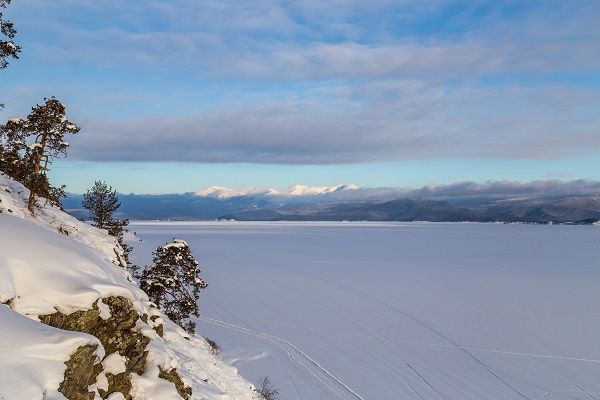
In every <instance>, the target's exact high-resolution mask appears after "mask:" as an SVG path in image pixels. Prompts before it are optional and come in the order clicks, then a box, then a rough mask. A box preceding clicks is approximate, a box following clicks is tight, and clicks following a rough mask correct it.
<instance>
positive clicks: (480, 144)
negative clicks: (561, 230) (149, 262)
mask: <svg viewBox="0 0 600 400" xmlns="http://www.w3.org/2000/svg"><path fill="white" fill-rule="evenodd" d="M5 16H6V17H8V18H9V19H11V20H12V21H13V22H14V23H15V26H16V28H17V30H18V36H17V38H16V42H17V43H18V44H19V45H20V46H21V47H22V48H23V50H22V53H21V57H20V59H19V60H16V61H13V62H11V65H10V66H9V68H8V69H5V70H3V71H1V72H0V99H2V102H4V103H5V105H6V108H5V109H4V110H3V111H2V112H0V119H6V118H9V117H12V116H25V115H26V114H27V113H28V111H29V109H30V107H31V106H33V105H35V104H39V103H41V102H42V101H43V98H44V97H49V96H56V97H57V98H58V99H59V100H61V101H62V102H63V103H64V104H65V105H66V106H67V115H68V117H69V119H70V120H72V121H75V122H77V123H78V124H79V125H80V126H81V127H82V131H81V132H80V133H79V134H78V135H77V136H74V137H72V138H70V139H69V141H70V143H71V147H70V149H69V156H68V158H67V159H65V160H60V161H58V162H56V163H55V164H54V168H53V171H52V179H53V181H55V182H56V183H61V184H62V183H64V184H66V185H67V187H68V190H70V191H72V192H83V191H85V189H86V188H87V187H89V186H91V185H92V184H93V181H94V180H96V179H102V180H105V181H107V182H108V183H110V184H111V185H112V186H113V187H115V188H117V190H119V191H120V192H123V193H130V192H135V193H169V192H189V191H195V190H198V189H200V188H202V187H206V186H211V185H220V186H230V187H245V186H258V187H276V188H283V187H286V186H288V185H292V184H307V185H334V184H342V183H355V184H358V185H361V186H390V187H395V186H403V187H418V186H422V185H426V184H431V183H437V184H447V183H452V182H457V181H464V180H473V181H477V182H485V181H495V180H505V179H507V180H518V181H531V180H544V179H560V180H572V179H590V180H599V179H600V157H599V156H600V112H599V110H600V51H598V43H600V24H598V23H597V21H598V19H599V18H600V2H598V1H595V0H590V1H586V0H572V1H553V0H543V1H542V0H539V1H528V0H518V1H517V0H515V1H512V0H506V1H499V0H494V1H485V0H472V1H453V0H429V1H426V0H397V1H393V0H369V1H364V0H363V1H359V0H344V1H342V0H330V1H326V2H324V1H316V0H298V1H258V0H257V1H250V2H249V1H237V0H221V1H212V0H203V1H196V0H172V1H168V2H166V1H152V0H144V1H141V0H136V1H132V0H105V1H102V2H99V1H93V0H53V1H51V2H50V1H44V0H14V1H13V3H12V4H11V5H10V6H9V7H8V8H7V10H6V12H5Z"/></svg>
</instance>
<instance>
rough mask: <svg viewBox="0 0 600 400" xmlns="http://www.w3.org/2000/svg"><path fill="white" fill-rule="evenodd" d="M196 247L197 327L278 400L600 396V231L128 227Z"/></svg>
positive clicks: (146, 236) (148, 239)
mask: <svg viewBox="0 0 600 400" xmlns="http://www.w3.org/2000/svg"><path fill="white" fill-rule="evenodd" d="M132 229H133V230H135V231H137V233H138V235H139V236H140V237H141V238H142V239H143V242H141V243H138V244H136V251H135V258H136V259H137V260H138V261H140V262H142V261H141V260H144V261H145V262H148V261H149V260H150V258H151V251H152V250H153V248H155V247H156V246H158V245H160V244H163V243H164V242H166V241H167V240H170V239H172V238H174V237H176V238H181V239H185V240H187V241H188V242H189V243H190V246H191V248H192V250H193V252H194V255H195V256H196V258H197V259H198V260H199V261H200V263H201V265H202V266H203V277H204V278H205V279H206V280H207V281H208V282H209V285H210V286H209V287H208V289H206V290H205V291H204V292H203V294H202V295H201V299H200V308H201V313H202V315H203V318H202V319H201V320H200V321H198V330H199V333H200V334H201V335H204V336H207V337H210V338H214V339H215V340H216V341H217V342H218V343H219V344H220V345H221V346H222V348H223V358H224V359H225V360H228V361H230V362H232V363H233V364H234V365H236V366H237V367H238V368H239V370H240V372H241V373H242V375H244V376H245V377H247V378H248V379H250V380H251V381H254V382H255V381H256V380H257V378H258V377H259V376H263V375H268V376H270V377H271V380H272V381H273V382H274V383H275V384H276V385H277V386H278V387H279V389H280V395H281V399H282V400H295V399H301V400H317V399H332V400H335V399H353V400H356V399H373V400H395V399H447V400H450V399H453V400H471V399H473V400H483V399H489V400H503V399H532V400H533V399H536V400H537V399H547V400H553V399H588V400H589V399H600V252H599V249H600V228H599V227H593V226H534V225H501V224H450V223H443V224H435V223H239V222H238V223H225V222H221V223H217V222H202V223H198V222H194V223H134V224H132Z"/></svg>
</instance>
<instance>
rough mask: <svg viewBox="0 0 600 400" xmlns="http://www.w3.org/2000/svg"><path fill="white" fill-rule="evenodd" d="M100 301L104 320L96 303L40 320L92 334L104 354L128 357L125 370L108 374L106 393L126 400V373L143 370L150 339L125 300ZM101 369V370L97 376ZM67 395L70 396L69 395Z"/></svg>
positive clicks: (127, 380)
mask: <svg viewBox="0 0 600 400" xmlns="http://www.w3.org/2000/svg"><path fill="white" fill-rule="evenodd" d="M102 301H103V303H104V304H106V305H107V306H108V307H109V308H110V317H109V318H108V319H106V320H105V319H102V318H101V317H100V310H99V309H98V305H97V303H96V304H94V306H93V307H92V308H91V309H89V310H86V311H76V312H74V313H72V314H68V315H66V314H62V313H60V312H56V313H54V314H48V315H40V316H39V318H40V321H42V322H43V323H45V324H47V325H50V326H53V327H55V328H60V329H66V330H70V331H76V332H83V333H88V334H90V335H93V336H95V337H97V338H98V339H99V340H100V343H102V346H104V349H105V351H106V354H112V353H114V352H118V353H119V354H120V355H122V356H124V357H125V359H126V360H127V361H126V363H125V365H126V368H127V371H126V372H125V373H123V374H118V375H112V374H107V379H108V380H109V390H108V392H105V394H106V395H107V396H108V395H109V394H110V393H114V392H116V391H118V392H121V393H122V394H123V396H125V398H126V399H129V398H131V397H130V396H129V391H130V389H131V382H130V380H129V374H130V373H132V372H133V373H136V374H138V375H141V374H143V373H144V371H145V368H146V356H147V355H148V352H147V351H146V346H147V345H148V343H150V338H148V337H146V336H144V335H142V334H141V333H140V332H138V331H137V330H136V324H137V322H138V320H139V319H140V318H139V315H138V313H137V312H136V311H135V310H134V309H133V307H132V306H131V302H130V301H129V300H128V299H126V298H124V297H119V296H117V297H107V298H105V299H102ZM100 372H101V369H100V371H98V373H96V376H97V375H98V374H99V373H100ZM111 381H112V385H111ZM128 396H129V397H128ZM103 397H104V396H103ZM67 398H69V399H71V398H70V397H68V396H67ZM92 398H93V397H92ZM78 399H79V398H78ZM82 399H83V397H82Z"/></svg>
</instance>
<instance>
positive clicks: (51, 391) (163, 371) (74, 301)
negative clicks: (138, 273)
mask: <svg viewBox="0 0 600 400" xmlns="http://www.w3.org/2000/svg"><path fill="white" fill-rule="evenodd" d="M27 196H28V192H27V189H25V188H24V187H23V186H22V185H20V184H19V183H17V182H15V181H13V180H11V179H9V178H7V177H6V176H5V175H0V302H1V303H4V305H0V354H1V357H0V399H4V400H12V399H38V398H39V399H41V398H44V399H64V398H65V396H63V394H61V392H59V386H60V384H61V382H62V381H63V380H64V375H65V371H66V370H67V364H66V362H67V361H69V360H70V358H71V356H72V354H73V353H74V352H75V351H76V350H77V349H78V348H81V347H82V346H95V347H93V348H94V349H95V351H94V353H93V354H91V356H93V357H94V358H97V360H95V359H94V360H92V361H93V363H94V364H98V367H97V369H98V371H100V373H99V374H98V375H97V379H96V383H95V384H93V385H91V386H90V390H91V391H93V392H94V393H95V399H100V398H111V399H113V398H115V399H116V398H123V397H122V396H121V395H119V394H118V393H112V394H111V393H106V390H107V388H108V383H109V381H111V379H113V378H114V377H115V376H117V375H119V374H121V375H123V376H124V380H125V381H127V385H129V386H130V389H128V390H129V394H130V395H131V396H133V399H138V400H151V399H157V400H169V399H180V398H181V397H186V395H183V396H182V393H184V392H187V393H188V394H189V390H190V389H191V396H189V398H190V399H232V400H233V399H239V400H242V399H244V400H250V399H252V397H253V394H254V392H253V387H252V385H251V384H250V383H249V382H247V381H246V380H244V379H243V378H242V377H240V376H239V375H238V374H237V370H236V369H235V368H233V367H231V366H229V365H226V364H225V363H223V362H221V361H220V360H219V359H217V358H216V357H215V356H214V355H212V354H211V349H210V346H209V345H208V344H207V343H206V342H205V340H204V339H202V338H196V337H189V335H188V334H187V333H186V332H185V331H184V330H183V329H181V328H180V327H179V326H177V325H175V324H174V323H172V322H171V321H169V320H168V318H167V317H165V316H164V315H162V314H161V313H160V311H159V310H157V309H156V308H155V307H154V306H153V305H152V304H151V303H150V301H149V300H148V297H147V296H146V294H145V293H144V292H143V291H141V290H140V289H139V288H138V287H137V285H136V283H135V282H134V280H133V278H132V277H131V276H130V274H129V273H128V272H127V271H126V270H125V269H124V268H122V267H121V266H120V264H121V262H122V260H121V254H122V250H121V249H120V247H119V246H118V244H117V243H116V241H115V239H114V238H113V237H111V236H109V235H108V234H107V233H106V232H105V231H102V230H99V229H97V228H94V227H92V226H90V225H87V224H85V223H83V222H81V221H78V220H77V219H75V218H73V217H71V216H69V215H68V214H66V213H64V212H63V211H61V210H60V209H59V208H57V207H54V206H51V205H49V204H46V205H43V204H41V205H40V207H39V209H38V210H37V211H36V216H35V217H33V216H31V214H30V213H29V212H28V211H27V208H26V204H27ZM119 313H120V315H117V314H119ZM118 318H121V319H122V320H123V321H126V322H127V321H128V322H129V325H128V327H127V329H129V331H127V332H125V333H123V332H121V334H122V335H126V336H127V337H128V339H129V342H128V341H127V340H124V341H123V343H121V347H118V346H117V345H114V346H113V344H111V343H109V342H111V340H110V338H109V339H107V336H106V335H110V334H111V332H110V331H109V332H107V331H106V330H107V329H110V327H113V326H123V325H124V323H122V321H121V320H118ZM115 321H117V322H118V323H116V322H115ZM43 322H46V323H47V324H50V325H52V326H48V325H46V324H44V323H43ZM53 326H56V327H60V328H63V329H67V330H63V329H57V328H55V327H53ZM74 327H76V328H77V329H75V328H74ZM103 329H104V331H103ZM81 332H87V333H81ZM97 332H102V335H101V334H98V333H97ZM114 334H115V337H118V334H119V332H117V331H115V332H114ZM132 337H134V340H133V342H132V341H131V338H132ZM128 343H134V345H135V346H140V349H134V350H136V351H137V353H138V355H139V360H137V361H139V362H138V364H139V363H142V365H141V366H140V365H137V366H136V367H135V369H133V368H132V367H131V365H133V362H132V361H131V360H129V359H127V357H126V354H125V353H127V350H128V349H126V348H124V347H123V346H127V345H128ZM107 345H108V347H109V348H110V347H111V346H113V347H115V346H116V347H115V348H116V349H118V350H119V351H120V352H121V354H119V352H114V350H113V351H112V352H110V354H108V353H109V352H108V351H105V348H106V346H107ZM144 346H145V347H144ZM123 349H125V351H123ZM105 353H106V354H105ZM105 355H106V358H104V357H105ZM140 360H141V361H140ZM159 375H160V376H159ZM127 385H126V386H127ZM129 386H128V387H129ZM113 387H116V386H115V384H114V383H113ZM85 390H87V389H85ZM62 393H64V390H63V391H62ZM101 395H102V397H101Z"/></svg>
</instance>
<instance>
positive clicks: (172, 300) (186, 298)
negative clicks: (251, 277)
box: [140, 239, 208, 334]
mask: <svg viewBox="0 0 600 400" xmlns="http://www.w3.org/2000/svg"><path fill="white" fill-rule="evenodd" d="M200 272H201V271H200V268H199V266H198V261H196V259H195V258H194V256H192V253H191V251H190V248H189V246H188V244H187V243H186V242H185V241H183V240H180V239H174V240H173V242H172V243H168V244H166V245H164V246H160V247H158V248H157V249H156V251H155V252H154V260H153V263H152V265H151V266H149V267H147V268H146V269H145V270H144V272H143V273H142V275H141V277H140V286H141V288H142V289H143V290H144V291H145V292H146V293H147V294H148V297H150V300H151V301H152V302H154V303H155V304H156V305H157V307H158V308H160V309H161V310H163V312H164V313H165V315H167V316H168V317H169V318H170V319H171V320H172V321H173V322H175V323H177V324H178V325H180V326H181V327H182V328H184V329H185V330H186V331H188V332H189V333H191V334H193V333H194V332H195V330H196V324H195V323H194V322H192V321H189V318H190V317H191V316H195V317H197V316H199V314H198V304H197V300H198V296H199V294H200V290H201V289H204V288H206V287H207V286H208V284H207V283H206V282H204V281H203V280H202V279H200V276H199V275H200Z"/></svg>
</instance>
